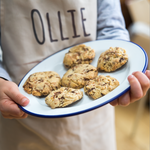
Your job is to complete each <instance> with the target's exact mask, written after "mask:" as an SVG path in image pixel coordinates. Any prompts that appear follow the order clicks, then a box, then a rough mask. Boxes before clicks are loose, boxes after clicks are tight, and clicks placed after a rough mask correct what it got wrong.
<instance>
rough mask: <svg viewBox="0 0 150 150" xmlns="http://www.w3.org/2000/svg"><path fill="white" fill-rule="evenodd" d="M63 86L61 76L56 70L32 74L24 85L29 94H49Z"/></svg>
mask: <svg viewBox="0 0 150 150" xmlns="http://www.w3.org/2000/svg"><path fill="white" fill-rule="evenodd" d="M60 87H61V78H60V76H59V75H58V74H57V73H56V72H54V71H46V72H36V73H34V74H31V75H30V76H29V77H28V79H27V80H26V82H25V84H24V85H23V88H24V90H25V91H26V92H27V93H28V94H32V95H34V96H47V95H48V94H49V93H50V92H51V91H53V90H56V89H58V88H60Z"/></svg>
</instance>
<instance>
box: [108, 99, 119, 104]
mask: <svg viewBox="0 0 150 150" xmlns="http://www.w3.org/2000/svg"><path fill="white" fill-rule="evenodd" d="M110 104H111V105H112V106H117V105H118V99H115V100H113V101H111V102H110Z"/></svg>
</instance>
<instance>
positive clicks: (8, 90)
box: [0, 78, 29, 119]
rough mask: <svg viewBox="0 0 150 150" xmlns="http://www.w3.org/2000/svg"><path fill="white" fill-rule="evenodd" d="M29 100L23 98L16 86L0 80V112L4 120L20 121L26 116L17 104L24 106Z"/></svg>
mask: <svg viewBox="0 0 150 150" xmlns="http://www.w3.org/2000/svg"><path fill="white" fill-rule="evenodd" d="M28 103H29V100H28V99H27V98H26V97H25V96H23V95H22V94H21V93H20V92H19V89H18V86H17V84H15V83H13V82H11V81H6V80H4V79H2V78H0V112H1V113H2V115H3V117H4V118H9V119H22V118H26V117H27V116H28V115H27V114H26V113H25V112H23V111H22V110H21V109H20V108H19V107H18V105H17V104H20V105H21V106H26V105H27V104H28Z"/></svg>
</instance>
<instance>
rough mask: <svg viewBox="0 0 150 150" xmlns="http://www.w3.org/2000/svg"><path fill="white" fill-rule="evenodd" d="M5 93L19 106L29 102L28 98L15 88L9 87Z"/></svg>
mask: <svg viewBox="0 0 150 150" xmlns="http://www.w3.org/2000/svg"><path fill="white" fill-rule="evenodd" d="M5 94H6V95H7V96H8V97H9V98H11V99H12V100H13V101H14V102H16V103H17V104H19V105H21V106H26V105H27V104H28V103H29V99H28V98H26V97H25V96H24V95H22V94H21V93H20V92H19V90H18V89H17V88H13V87H11V88H9V89H8V91H5Z"/></svg>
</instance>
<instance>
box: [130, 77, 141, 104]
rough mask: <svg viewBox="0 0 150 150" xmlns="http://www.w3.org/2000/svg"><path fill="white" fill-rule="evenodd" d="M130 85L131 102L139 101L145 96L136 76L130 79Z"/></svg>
mask: <svg viewBox="0 0 150 150" xmlns="http://www.w3.org/2000/svg"><path fill="white" fill-rule="evenodd" d="M128 81H129V83H130V102H134V101H136V100H139V99H140V98H142V96H143V91H142V87H141V85H140V83H139V81H138V79H137V78H136V77H135V76H134V75H130V76H129V77H128Z"/></svg>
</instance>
